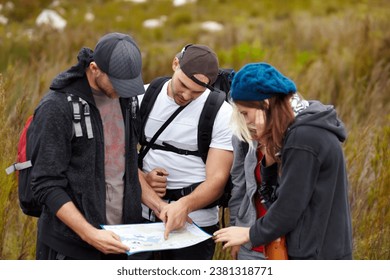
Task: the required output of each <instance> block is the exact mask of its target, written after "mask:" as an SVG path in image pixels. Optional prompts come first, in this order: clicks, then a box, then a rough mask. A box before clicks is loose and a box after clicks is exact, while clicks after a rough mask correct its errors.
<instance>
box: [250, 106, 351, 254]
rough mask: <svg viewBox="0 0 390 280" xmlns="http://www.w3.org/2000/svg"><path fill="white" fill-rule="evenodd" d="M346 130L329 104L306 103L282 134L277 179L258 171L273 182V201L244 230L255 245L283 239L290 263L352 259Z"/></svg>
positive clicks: (268, 170)
mask: <svg viewBox="0 0 390 280" xmlns="http://www.w3.org/2000/svg"><path fill="white" fill-rule="evenodd" d="M345 138H346V132H345V128H344V125H343V123H342V122H341V121H340V120H339V119H338V118H337V115H336V111H335V110H334V108H333V107H332V106H324V105H322V104H321V103H320V102H310V106H309V107H308V108H307V109H305V110H303V111H302V112H301V113H300V114H299V115H298V116H297V117H296V119H295V122H294V123H293V124H292V125H291V126H290V127H289V128H288V131H287V132H286V136H285V140H284V145H283V148H282V153H281V160H282V166H281V176H280V178H278V180H277V179H276V177H275V174H276V173H275V171H277V168H275V165H272V166H270V167H267V168H264V167H262V179H263V181H266V182H271V183H272V181H274V182H273V183H276V181H278V185H279V187H278V188H277V191H276V194H277V199H276V201H275V202H274V203H273V204H272V206H271V207H270V208H269V209H268V211H267V214H266V215H265V216H264V217H263V218H260V219H258V220H257V221H256V223H255V225H254V226H252V227H251V229H250V240H251V242H252V243H253V244H254V245H255V246H257V245H260V244H267V243H269V242H270V241H272V240H274V239H276V238H278V237H280V236H283V235H286V240H287V248H288V254H289V257H290V258H291V259H350V258H352V226H351V216H350V209H349V200H348V180H347V171H346V166H345V159H344V155H343V150H342V147H341V143H340V142H344V140H345Z"/></svg>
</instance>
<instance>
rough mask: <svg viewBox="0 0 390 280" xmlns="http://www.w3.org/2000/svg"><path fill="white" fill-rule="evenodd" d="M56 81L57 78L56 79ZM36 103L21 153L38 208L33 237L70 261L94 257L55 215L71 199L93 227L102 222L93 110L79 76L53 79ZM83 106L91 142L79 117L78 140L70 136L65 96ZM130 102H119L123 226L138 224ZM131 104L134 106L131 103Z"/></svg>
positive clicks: (98, 131) (98, 124)
mask: <svg viewBox="0 0 390 280" xmlns="http://www.w3.org/2000/svg"><path fill="white" fill-rule="evenodd" d="M57 78H58V77H57ZM51 89H54V90H52V91H50V92H49V93H48V94H47V95H46V96H45V97H44V98H43V99H42V100H41V102H40V104H39V105H38V107H37V108H36V110H35V113H34V120H33V122H32V124H31V125H30V128H29V130H28V146H27V155H28V156H30V158H31V160H32V163H33V167H32V169H31V172H32V173H31V177H32V190H33V193H34V197H35V198H37V199H38V200H39V201H40V203H42V204H43V205H44V209H43V213H42V215H41V217H40V219H39V226H38V239H39V241H40V242H43V243H45V244H46V245H48V246H49V247H51V248H53V249H54V250H55V251H58V252H60V253H62V254H64V255H66V256H69V257H72V258H76V259H99V258H100V254H101V253H100V252H99V251H97V250H96V249H95V248H93V247H92V246H90V245H89V244H87V243H86V242H84V241H82V240H81V238H80V237H79V236H78V235H77V234H76V233H75V232H73V231H72V230H71V229H70V228H68V227H67V226H66V225H65V224H64V223H62V222H61V221H60V220H59V219H58V218H57V217H56V216H55V213H56V212H57V211H58V209H59V208H60V207H61V206H62V205H63V204H65V203H66V202H68V201H73V203H74V204H75V205H76V207H77V208H78V209H79V211H80V212H81V213H82V214H83V215H84V217H85V218H86V220H87V221H88V222H89V223H90V224H92V225H93V226H94V227H96V228H100V225H102V224H105V223H106V207H105V201H106V189H105V177H104V174H105V173H104V135H103V126H102V120H101V117H100V113H99V110H98V109H97V107H96V106H95V102H94V99H93V95H92V92H91V88H90V86H89V84H88V81H87V79H86V76H85V74H84V75H83V76H82V77H76V78H74V77H73V78H72V79H65V82H64V79H62V80H61V81H60V82H59V83H57V82H56V79H55V80H54V81H53V83H52V86H51ZM65 93H68V94H73V95H75V96H79V97H81V98H83V99H84V100H85V101H87V102H88V104H89V106H90V109H91V110H90V111H91V120H92V130H93V135H94V138H92V139H88V138H87V135H86V134H87V133H86V128H85V122H84V120H83V118H84V116H83V114H81V115H82V120H81V125H82V128H83V137H75V136H74V132H73V113H72V110H71V106H70V104H69V102H68V101H67V99H66V96H67V95H66V94H65ZM131 102H137V98H134V99H122V98H121V99H120V104H121V108H122V113H123V116H124V120H125V135H126V170H125V178H124V182H125V188H124V189H125V190H124V202H123V222H124V223H139V222H142V216H141V187H140V183H139V180H138V169H137V150H136V148H137V139H138V133H137V132H138V127H139V125H138V124H139V118H138V104H135V105H136V108H137V111H132V109H131ZM133 105H134V104H133Z"/></svg>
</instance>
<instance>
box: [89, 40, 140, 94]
mask: <svg viewBox="0 0 390 280" xmlns="http://www.w3.org/2000/svg"><path fill="white" fill-rule="evenodd" d="M93 59H94V61H95V62H96V64H97V66H98V67H99V68H100V69H101V70H102V71H103V72H104V73H106V74H107V75H108V77H109V79H110V81H111V83H112V85H113V87H114V89H115V91H116V92H117V94H118V95H119V96H120V97H125V98H128V97H133V96H136V95H140V94H144V93H145V88H144V82H143V80H142V73H141V70H142V57H141V52H140V50H139V48H138V46H137V44H136V43H135V41H134V39H133V38H132V37H131V36H129V35H126V34H122V33H109V34H106V35H104V36H103V37H101V38H100V40H99V41H98V43H97V44H96V47H95V50H94V53H93Z"/></svg>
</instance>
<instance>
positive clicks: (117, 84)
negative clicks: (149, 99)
mask: <svg viewBox="0 0 390 280" xmlns="http://www.w3.org/2000/svg"><path fill="white" fill-rule="evenodd" d="M109 77H110V76H109ZM110 81H111V84H112V86H113V87H114V89H115V91H116V93H117V94H118V95H119V96H120V97H124V98H129V97H134V96H137V95H141V94H144V93H145V87H144V81H143V80H142V75H141V74H139V75H138V77H136V78H134V79H130V80H123V79H116V78H113V77H110Z"/></svg>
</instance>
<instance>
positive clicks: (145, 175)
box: [140, 44, 233, 259]
mask: <svg viewBox="0 0 390 280" xmlns="http://www.w3.org/2000/svg"><path fill="white" fill-rule="evenodd" d="M172 69H173V71H174V74H173V77H172V78H171V79H167V80H166V81H163V82H162V83H161V84H160V86H159V87H156V88H155V86H154V85H155V82H152V83H151V84H150V85H149V87H150V88H155V91H156V92H157V93H158V96H157V98H156V100H155V102H154V105H153V108H152V109H151V111H150V112H149V114H148V116H147V119H146V120H145V121H143V122H142V123H145V125H144V130H143V131H144V133H145V137H144V138H145V140H146V143H147V142H149V143H150V142H152V141H151V139H152V138H154V137H153V136H154V135H155V134H156V132H157V131H158V130H159V129H160V127H161V126H162V125H163V124H164V123H165V122H166V121H167V119H169V118H170V116H172V115H173V114H174V112H175V111H177V110H181V111H180V113H179V114H178V115H177V116H176V117H175V118H174V119H173V120H172V122H171V123H169V125H168V126H167V127H166V128H165V129H164V130H163V132H162V133H161V134H160V135H159V136H158V137H157V139H156V141H155V142H154V143H153V145H152V146H151V149H149V150H148V151H147V153H146V154H145V153H144V152H143V151H145V150H142V151H141V154H140V158H141V159H142V157H143V160H142V164H141V165H142V172H141V175H140V181H141V185H142V201H143V203H145V204H146V205H148V206H149V208H148V207H146V205H143V217H144V218H145V219H147V220H149V221H155V220H156V217H157V218H158V219H161V220H162V221H163V222H164V223H165V238H169V233H170V232H171V231H172V230H174V229H179V228H181V227H183V226H184V225H185V222H186V221H191V220H192V221H193V222H195V223H196V224H197V225H198V226H199V227H201V228H202V229H203V230H204V231H206V232H208V233H210V234H212V233H213V231H214V230H215V229H216V228H218V220H219V219H218V207H217V206H216V204H213V202H215V201H216V200H217V199H218V197H219V196H220V195H221V194H222V192H223V189H224V186H225V184H226V182H227V180H228V177H229V172H230V168H231V164H232V160H233V154H232V145H231V136H232V135H231V131H230V128H229V121H230V116H231V112H232V109H231V106H230V105H229V104H228V103H227V102H224V104H222V106H221V108H220V109H219V111H218V113H217V116H216V119H215V121H214V124H213V130H212V137H211V143H210V145H209V147H210V148H209V150H208V156H207V161H206V163H204V162H203V160H202V158H201V156H200V154H199V151H198V138H197V137H198V136H197V132H198V123H199V119H200V116H201V113H202V110H203V108H204V105H205V102H206V100H207V98H208V96H209V95H210V94H215V93H211V92H210V90H209V89H212V88H211V85H212V84H213V83H214V82H215V80H216V79H217V76H218V69H219V65H218V58H217V56H216V54H215V53H214V52H213V51H212V50H211V49H210V48H209V47H207V46H204V45H197V44H193V45H187V46H186V47H185V48H183V50H182V51H181V52H180V53H179V54H177V55H176V57H175V58H174V59H173V63H172ZM149 94H150V91H149V89H148V90H147V91H146V94H145V96H144V97H143V99H142V104H141V119H145V118H146V116H145V115H144V114H143V107H142V106H145V103H147V101H146V100H147V98H148V97H147V96H148V95H149ZM140 99H141V96H140ZM146 106H147V105H146ZM216 110H218V108H217V109H216ZM177 112H179V111H177ZM141 142H142V140H141ZM146 145H148V144H146ZM214 249H215V244H214V242H213V240H212V239H209V240H206V241H204V242H201V243H198V244H196V245H193V246H190V247H187V248H183V249H177V250H164V251H161V252H160V255H161V258H162V259H212V257H213V254H214Z"/></svg>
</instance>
